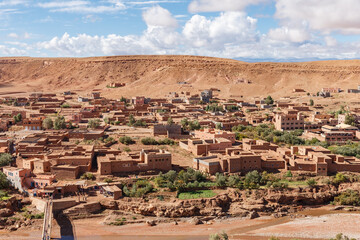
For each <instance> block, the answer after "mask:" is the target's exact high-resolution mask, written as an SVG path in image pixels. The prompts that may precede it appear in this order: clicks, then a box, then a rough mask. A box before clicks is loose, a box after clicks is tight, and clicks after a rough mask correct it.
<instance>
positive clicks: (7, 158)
mask: <svg viewBox="0 0 360 240" xmlns="http://www.w3.org/2000/svg"><path fill="white" fill-rule="evenodd" d="M12 161H13V158H12V156H11V155H10V154H9V153H2V154H0V167H3V166H7V165H9V164H10V163H11V162H12Z"/></svg>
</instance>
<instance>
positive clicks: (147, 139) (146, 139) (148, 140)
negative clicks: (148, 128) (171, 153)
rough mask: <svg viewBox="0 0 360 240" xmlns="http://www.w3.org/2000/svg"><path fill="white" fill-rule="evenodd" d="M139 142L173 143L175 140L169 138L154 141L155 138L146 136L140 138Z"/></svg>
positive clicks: (147, 143) (152, 143) (145, 143)
mask: <svg viewBox="0 0 360 240" xmlns="http://www.w3.org/2000/svg"><path fill="white" fill-rule="evenodd" d="M141 143H142V144H144V145H174V144H175V141H174V140H172V139H169V138H165V139H161V140H159V141H156V139H154V138H151V137H146V138H143V139H141Z"/></svg>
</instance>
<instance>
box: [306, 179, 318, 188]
mask: <svg viewBox="0 0 360 240" xmlns="http://www.w3.org/2000/svg"><path fill="white" fill-rule="evenodd" d="M306 184H307V185H308V186H309V187H315V186H316V184H317V182H316V181H315V179H313V178H311V179H308V180H307V181H306Z"/></svg>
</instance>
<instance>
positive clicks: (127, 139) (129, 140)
mask: <svg viewBox="0 0 360 240" xmlns="http://www.w3.org/2000/svg"><path fill="white" fill-rule="evenodd" d="M119 142H121V143H122V144H125V145H130V144H134V143H135V141H134V140H133V139H132V138H131V137H129V136H123V137H120V138H119Z"/></svg>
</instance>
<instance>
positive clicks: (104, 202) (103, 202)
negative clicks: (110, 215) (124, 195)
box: [100, 199, 118, 210]
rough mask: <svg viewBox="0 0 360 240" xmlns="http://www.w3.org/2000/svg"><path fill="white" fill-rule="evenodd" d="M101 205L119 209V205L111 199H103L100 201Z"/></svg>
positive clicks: (106, 207)
mask: <svg viewBox="0 0 360 240" xmlns="http://www.w3.org/2000/svg"><path fill="white" fill-rule="evenodd" d="M100 205H101V207H103V208H105V209H111V210H117V209H118V206H117V203H116V201H115V200H111V199H103V200H101V201H100Z"/></svg>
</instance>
